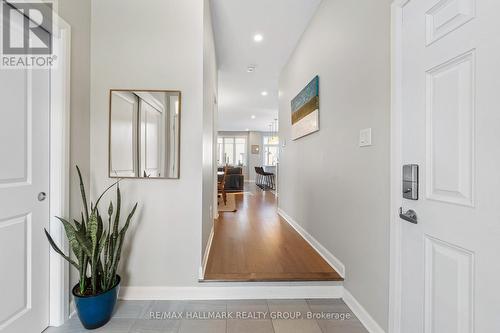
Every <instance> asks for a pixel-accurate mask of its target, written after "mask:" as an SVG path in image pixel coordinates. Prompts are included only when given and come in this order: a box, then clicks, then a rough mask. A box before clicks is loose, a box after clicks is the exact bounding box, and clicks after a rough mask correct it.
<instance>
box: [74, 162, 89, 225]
mask: <svg viewBox="0 0 500 333" xmlns="http://www.w3.org/2000/svg"><path fill="white" fill-rule="evenodd" d="M76 171H78V179H79V180H80V193H81V195H82V201H83V209H84V212H85V217H86V218H87V219H86V221H88V220H89V207H88V205H87V196H86V194H85V185H84V184H83V179H82V173H81V172H80V168H79V167H78V165H77V166H76Z"/></svg>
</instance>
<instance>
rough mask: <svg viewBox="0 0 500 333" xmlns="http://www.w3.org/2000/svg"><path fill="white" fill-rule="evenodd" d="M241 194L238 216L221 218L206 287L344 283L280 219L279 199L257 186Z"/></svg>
mask: <svg viewBox="0 0 500 333" xmlns="http://www.w3.org/2000/svg"><path fill="white" fill-rule="evenodd" d="M246 191H247V192H245V193H242V194H236V195H235V196H236V207H237V211H236V212H235V213H232V212H223V213H222V212H221V213H219V219H218V220H216V221H215V229H214V238H213V241H212V247H211V250H210V254H209V257H208V261H207V267H206V271H205V278H204V280H205V281H342V280H343V279H342V277H341V276H340V275H339V274H338V273H337V272H336V271H335V270H334V269H333V268H332V267H330V265H328V264H327V263H326V261H325V260H324V259H323V258H322V257H321V256H320V255H319V254H318V253H317V252H316V251H315V250H314V249H313V248H312V247H311V246H310V245H309V244H308V243H307V242H306V241H305V240H304V239H303V238H302V237H301V236H300V235H299V234H298V233H297V232H296V231H295V230H294V229H293V228H292V227H291V226H290V225H289V224H288V223H287V222H285V221H284V220H282V219H281V217H280V216H279V215H278V213H277V203H276V197H275V196H274V194H272V193H271V192H269V191H262V190H260V189H259V188H258V187H257V186H255V185H254V184H251V185H249V186H248V188H247V189H246Z"/></svg>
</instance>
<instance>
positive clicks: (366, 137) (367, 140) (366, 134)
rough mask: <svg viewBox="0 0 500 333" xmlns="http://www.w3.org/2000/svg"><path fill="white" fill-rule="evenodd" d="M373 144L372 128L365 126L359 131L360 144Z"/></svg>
mask: <svg viewBox="0 0 500 333" xmlns="http://www.w3.org/2000/svg"><path fill="white" fill-rule="evenodd" d="M371 145H372V129H371V128H365V129H362V130H361V131H359V146H360V147H367V146H371Z"/></svg>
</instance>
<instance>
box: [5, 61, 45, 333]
mask: <svg viewBox="0 0 500 333" xmlns="http://www.w3.org/2000/svg"><path fill="white" fill-rule="evenodd" d="M49 80H50V76H49V70H32V71H29V70H22V69H15V70H0V101H1V106H0V156H1V160H0V271H1V273H0V295H1V296H0V332H2V333H20V332H41V331H43V330H44V329H45V328H46V327H47V325H48V316H49V247H48V242H47V240H46V239H45V235H44V232H43V228H47V229H48V224H49V198H48V197H47V198H46V199H44V198H43V194H40V193H41V192H44V193H46V195H48V193H49V109H50V91H49V86H50V84H49V83H50V81H49ZM39 194H40V195H39Z"/></svg>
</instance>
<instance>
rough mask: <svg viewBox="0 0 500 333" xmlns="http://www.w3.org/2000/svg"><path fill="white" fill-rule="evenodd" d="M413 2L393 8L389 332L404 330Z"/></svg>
mask: <svg viewBox="0 0 500 333" xmlns="http://www.w3.org/2000/svg"><path fill="white" fill-rule="evenodd" d="M409 2H410V0H394V1H393V2H392V6H391V185H390V188H391V204H390V217H391V220H390V223H391V225H390V268H389V333H399V332H400V331H401V255H400V254H401V221H400V219H399V214H398V209H399V207H400V204H401V177H402V175H401V158H402V157H401V156H402V155H401V113H402V110H401V105H402V104H401V102H402V94H401V90H402V83H403V77H402V42H403V41H402V29H403V8H404V6H406V5H407V4H408V3H409Z"/></svg>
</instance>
